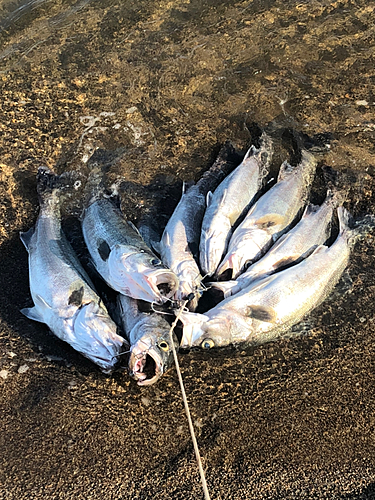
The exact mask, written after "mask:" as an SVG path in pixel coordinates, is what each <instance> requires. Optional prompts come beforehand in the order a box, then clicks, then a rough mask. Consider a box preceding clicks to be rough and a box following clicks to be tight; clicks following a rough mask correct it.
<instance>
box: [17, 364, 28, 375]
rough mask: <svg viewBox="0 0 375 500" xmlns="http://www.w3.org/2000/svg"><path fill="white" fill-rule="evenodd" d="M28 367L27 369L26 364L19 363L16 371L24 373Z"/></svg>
mask: <svg viewBox="0 0 375 500" xmlns="http://www.w3.org/2000/svg"><path fill="white" fill-rule="evenodd" d="M28 369H29V367H28V366H27V365H21V366H20V367H19V368H18V373H26V372H27V370H28Z"/></svg>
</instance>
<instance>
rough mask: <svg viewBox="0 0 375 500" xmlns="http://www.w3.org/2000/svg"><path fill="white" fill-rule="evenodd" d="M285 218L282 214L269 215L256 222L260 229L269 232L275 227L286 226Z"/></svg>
mask: <svg viewBox="0 0 375 500" xmlns="http://www.w3.org/2000/svg"><path fill="white" fill-rule="evenodd" d="M284 223H285V217H284V216H282V215H280V214H267V215H264V216H263V217H260V218H259V219H258V220H256V221H255V224H256V225H257V226H258V228H259V229H264V230H267V229H269V228H272V227H274V226H279V225H284Z"/></svg>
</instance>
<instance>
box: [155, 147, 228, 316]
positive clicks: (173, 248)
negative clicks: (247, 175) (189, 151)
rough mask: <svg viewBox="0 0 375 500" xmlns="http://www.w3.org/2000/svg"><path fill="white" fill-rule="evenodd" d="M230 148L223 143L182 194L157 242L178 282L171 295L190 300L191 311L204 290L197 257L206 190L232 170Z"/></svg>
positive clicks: (213, 186)
mask: <svg viewBox="0 0 375 500" xmlns="http://www.w3.org/2000/svg"><path fill="white" fill-rule="evenodd" d="M232 151H233V147H232V146H230V145H229V146H228V145H226V146H224V148H223V149H222V151H221V152H220V153H219V156H218V158H217V160H216V161H215V163H214V164H213V165H212V167H211V168H210V169H209V170H208V171H207V172H205V174H204V175H203V177H202V178H201V179H200V180H199V181H198V182H197V183H196V184H195V185H193V186H191V187H190V188H189V189H188V190H187V191H186V192H184V193H183V194H182V197H181V200H180V201H179V203H178V205H177V207H176V208H175V210H174V212H173V214H172V216H171V218H170V219H169V221H168V224H167V225H166V227H165V229H164V232H163V235H162V238H161V241H160V255H161V258H162V261H163V262H165V264H166V265H167V266H169V267H170V268H171V269H172V271H173V272H174V273H175V274H176V275H177V276H178V278H179V281H180V284H179V287H178V290H177V291H176V293H175V296H174V298H175V300H177V301H178V302H182V301H184V300H189V304H188V307H189V309H190V310H195V308H196V306H197V304H198V300H199V298H200V296H201V294H202V292H203V289H202V285H201V281H202V276H201V273H200V270H199V267H198V264H197V258H198V250H199V239H200V229H201V225H202V219H203V215H204V211H205V207H206V196H207V193H208V191H210V190H213V189H215V188H216V187H217V186H218V185H219V184H220V182H221V181H222V180H223V179H224V178H225V176H226V175H227V174H228V172H229V171H231V170H232V169H233V165H231V163H230V162H229V161H228V155H229V153H230V152H232Z"/></svg>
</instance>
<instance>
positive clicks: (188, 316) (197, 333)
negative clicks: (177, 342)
mask: <svg viewBox="0 0 375 500" xmlns="http://www.w3.org/2000/svg"><path fill="white" fill-rule="evenodd" d="M178 317H179V319H180V320H181V322H182V324H183V330H182V339H181V347H184V348H189V347H193V346H194V345H196V343H197V341H198V340H199V339H200V338H201V337H202V336H203V335H204V334H205V332H206V323H207V321H209V319H210V318H209V317H208V316H207V315H206V314H198V313H194V312H188V311H180V312H179V314H178Z"/></svg>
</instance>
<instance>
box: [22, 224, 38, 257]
mask: <svg viewBox="0 0 375 500" xmlns="http://www.w3.org/2000/svg"><path fill="white" fill-rule="evenodd" d="M34 231H35V228H34V227H31V228H30V229H29V230H28V231H25V232H24V233H23V232H21V233H20V239H21V241H22V243H23V244H24V245H25V248H26V250H27V251H29V246H30V240H31V238H32V236H33V234H34Z"/></svg>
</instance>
